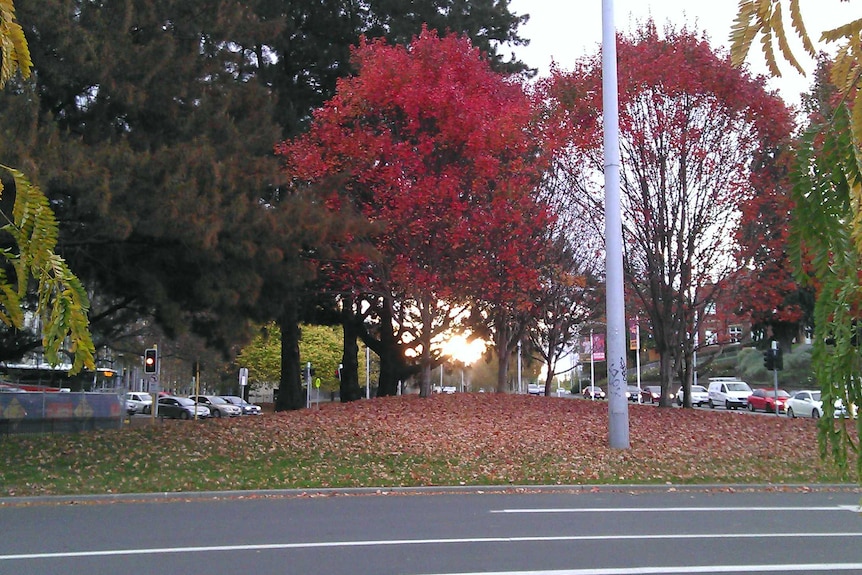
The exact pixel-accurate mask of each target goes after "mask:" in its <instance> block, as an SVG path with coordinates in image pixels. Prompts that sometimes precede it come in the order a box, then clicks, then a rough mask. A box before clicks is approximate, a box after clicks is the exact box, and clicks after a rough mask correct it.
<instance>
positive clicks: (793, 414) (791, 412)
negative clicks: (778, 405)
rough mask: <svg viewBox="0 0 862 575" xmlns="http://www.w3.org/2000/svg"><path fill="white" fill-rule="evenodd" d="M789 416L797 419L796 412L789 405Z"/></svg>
mask: <svg viewBox="0 0 862 575" xmlns="http://www.w3.org/2000/svg"><path fill="white" fill-rule="evenodd" d="M787 417H790V418H793V419H796V414H795V413H793V408H792V407H788V408H787Z"/></svg>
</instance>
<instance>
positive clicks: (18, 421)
mask: <svg viewBox="0 0 862 575" xmlns="http://www.w3.org/2000/svg"><path fill="white" fill-rule="evenodd" d="M124 415H125V399H124V398H123V396H122V395H118V394H116V393H57V392H53V393H39V392H26V393H23V392H22V393H0V436H3V435H10V434H13V433H14V434H20V433H69V432H77V431H87V430H92V429H116V428H120V427H122V425H123V418H124Z"/></svg>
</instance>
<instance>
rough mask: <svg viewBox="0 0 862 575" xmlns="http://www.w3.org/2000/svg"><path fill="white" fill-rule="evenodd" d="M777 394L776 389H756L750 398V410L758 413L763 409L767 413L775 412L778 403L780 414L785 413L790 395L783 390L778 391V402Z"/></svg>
mask: <svg viewBox="0 0 862 575" xmlns="http://www.w3.org/2000/svg"><path fill="white" fill-rule="evenodd" d="M775 396H776V392H775V390H774V389H755V390H754V391H753V392H752V393H751V395H749V396H748V410H749V411H757V410H758V409H762V410H763V411H767V412H773V413H774V412H775V404H776V403H778V412H779V413H782V412H784V403H785V402H786V401H787V400H788V399H789V398H790V394H789V393H787V392H786V391H784V390H783V389H779V390H778V399H777V400H776V397H775Z"/></svg>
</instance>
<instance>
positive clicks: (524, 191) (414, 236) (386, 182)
mask: <svg viewBox="0 0 862 575" xmlns="http://www.w3.org/2000/svg"><path fill="white" fill-rule="evenodd" d="M353 62H354V65H355V68H356V70H357V74H356V75H355V76H352V77H350V78H347V79H343V80H341V81H339V83H338V89H337V94H336V95H335V96H334V97H333V98H332V99H330V100H329V101H328V102H327V103H326V105H325V106H324V107H323V108H320V109H319V110H317V111H316V112H315V115H314V121H313V123H312V126H311V129H310V131H309V133H308V134H306V135H304V136H302V137H300V138H297V139H296V140H294V141H291V142H286V143H284V144H283V145H281V146H279V147H278V153H280V154H281V155H283V156H284V158H285V161H286V168H285V169H286V171H287V173H288V174H289V175H290V176H291V177H292V178H293V179H294V180H295V181H304V182H306V183H307V184H309V185H312V186H313V185H318V186H319V185H320V184H321V182H323V181H325V180H326V178H328V177H333V176H335V175H342V176H343V177H344V178H345V180H344V183H343V186H341V187H339V188H337V189H333V190H331V191H330V193H329V194H328V196H327V197H326V198H325V201H326V203H327V205H329V206H330V207H331V208H332V209H334V210H336V209H339V208H342V207H343V206H342V204H343V203H349V204H351V205H352V206H353V207H355V209H357V210H358V211H360V212H361V213H362V214H363V215H364V216H365V217H366V218H367V219H368V220H369V221H372V222H375V223H376V224H377V225H379V233H378V234H377V235H376V236H375V237H374V238H373V242H374V244H375V247H376V248H377V249H378V250H379V251H380V253H381V254H382V256H383V258H384V259H385V261H386V262H387V264H388V268H389V273H388V274H387V275H388V278H387V280H388V281H390V282H392V283H393V284H395V285H398V286H402V287H406V286H410V288H411V289H409V290H408V291H410V292H415V291H417V289H416V288H418V289H419V290H421V291H424V292H428V293H432V294H434V295H435V296H438V297H447V296H449V295H450V294H451V293H452V289H453V286H454V285H456V284H463V283H464V282H467V283H469V284H470V285H474V286H476V285H484V286H485V287H486V288H487V289H495V288H496V287H497V285H496V283H497V282H500V281H502V280H501V278H504V277H512V278H517V280H515V279H513V280H512V282H514V281H535V274H531V273H529V272H528V270H525V269H524V268H525V265H524V263H523V261H522V259H521V258H520V257H518V256H519V255H520V254H521V252H522V250H523V248H524V241H522V236H524V235H525V234H528V233H529V232H528V231H527V230H529V229H530V227H531V226H541V225H542V223H543V221H545V220H546V218H547V214H546V213H544V212H543V211H542V209H541V208H540V207H539V206H536V205H535V202H533V201H532V199H531V197H530V194H529V193H530V192H531V191H532V190H533V189H534V188H535V185H536V183H537V181H538V177H539V175H540V174H541V171H540V170H541V164H540V162H538V161H537V160H538V159H539V158H538V157H537V153H538V151H539V150H540V149H541V147H540V146H539V145H538V144H537V142H536V141H535V140H534V138H533V137H532V136H531V134H530V133H529V131H528V129H527V128H528V127H529V124H530V118H531V107H530V102H529V100H528V99H527V97H526V96H525V94H524V93H523V91H522V89H521V88H520V86H519V85H518V84H516V83H510V82H507V81H506V80H505V79H504V77H502V76H501V75H499V74H497V73H495V72H493V71H492V70H491V69H490V67H489V65H488V63H487V61H485V60H484V59H483V58H482V56H481V54H480V53H479V52H478V50H477V49H475V48H473V47H472V46H471V45H470V42H469V40H467V39H463V38H458V37H456V36H454V35H453V36H447V37H444V38H438V37H437V35H436V33H435V32H433V31H427V30H426V31H424V32H423V33H422V34H421V35H420V36H419V37H418V38H417V39H416V40H415V41H414V42H413V43H412V44H411V45H410V46H409V47H404V46H390V45H387V44H386V43H385V41H383V40H365V39H363V40H362V41H361V43H360V45H359V46H358V47H357V48H356V49H355V50H354V52H353ZM528 222H529V223H530V224H531V226H530V227H528V226H527V225H526V224H527V223H528ZM526 239H527V241H530V240H532V238H526ZM503 240H505V242H506V243H505V244H501V243H500V242H501V241H503ZM497 262H500V263H499V264H497V265H495V264H496V263H497ZM500 268H505V271H506V274H501V273H500ZM360 269H361V270H362V273H359V272H357V273H356V274H355V275H354V276H353V280H354V281H356V282H362V281H367V279H368V278H367V276H365V275H363V274H364V273H365V272H367V269H366V268H364V267H363V268H360ZM378 279H380V278H378ZM478 282H481V283H478Z"/></svg>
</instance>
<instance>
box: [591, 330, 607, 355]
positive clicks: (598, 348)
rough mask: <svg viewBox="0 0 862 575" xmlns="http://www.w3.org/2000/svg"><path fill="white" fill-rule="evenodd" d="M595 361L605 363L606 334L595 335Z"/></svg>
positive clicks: (593, 346) (593, 351) (593, 350)
mask: <svg viewBox="0 0 862 575" xmlns="http://www.w3.org/2000/svg"><path fill="white" fill-rule="evenodd" d="M591 351H592V354H593V361H605V334H603V333H594V334H593V345H592V349H591Z"/></svg>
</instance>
